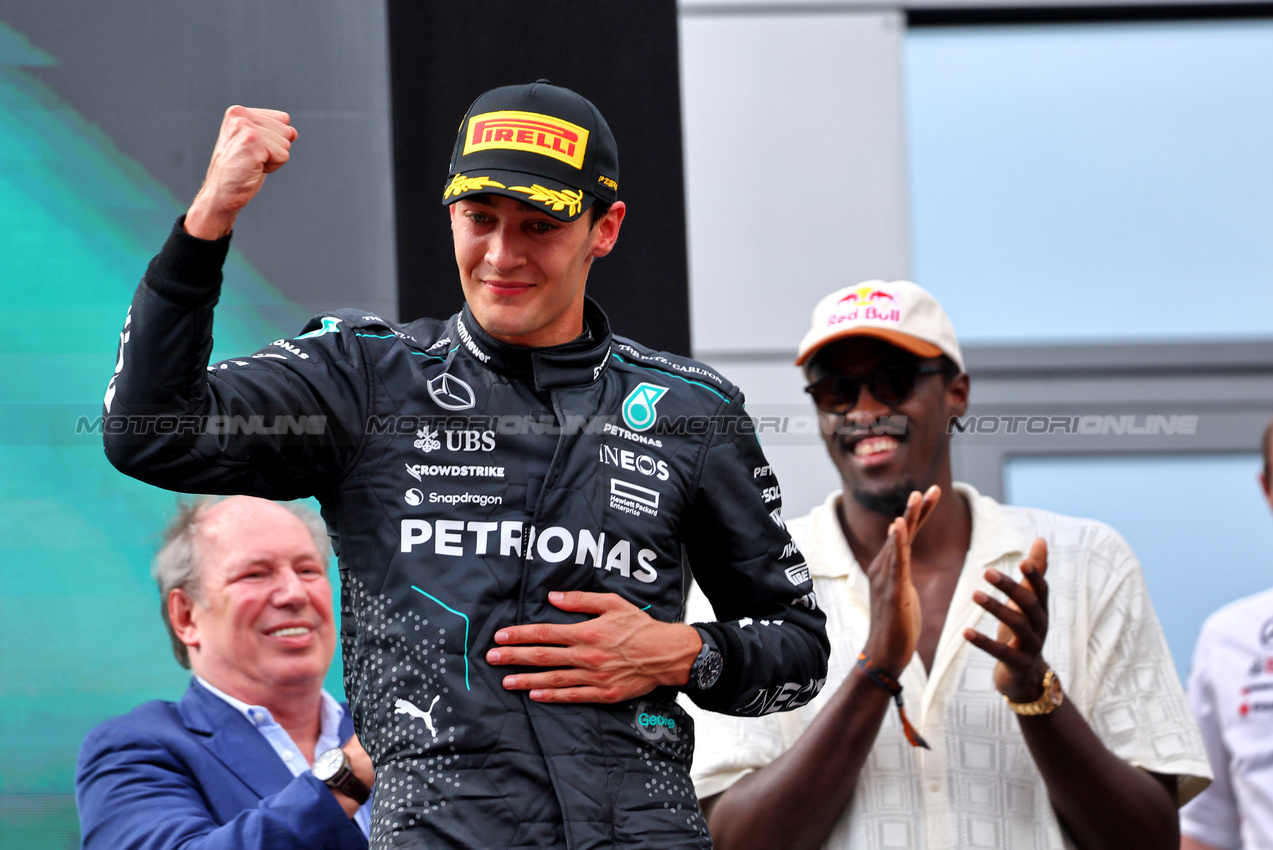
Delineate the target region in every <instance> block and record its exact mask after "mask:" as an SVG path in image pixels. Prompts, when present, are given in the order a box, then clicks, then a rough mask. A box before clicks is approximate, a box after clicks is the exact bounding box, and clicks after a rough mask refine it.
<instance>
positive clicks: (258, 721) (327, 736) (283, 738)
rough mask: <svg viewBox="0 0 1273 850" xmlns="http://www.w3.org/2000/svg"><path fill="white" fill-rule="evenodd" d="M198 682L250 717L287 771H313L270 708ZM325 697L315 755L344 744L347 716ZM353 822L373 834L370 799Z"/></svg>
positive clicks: (363, 831)
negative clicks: (342, 728) (343, 724)
mask: <svg viewBox="0 0 1273 850" xmlns="http://www.w3.org/2000/svg"><path fill="white" fill-rule="evenodd" d="M195 680H196V681H198V683H199V685H200V687H203V688H206V689H207V691H208V693H210V694H215V695H216V696H217V697H219V698H220V699H223V700H225V702H226V703H227V704H228V705H230V706H233V708H234V709H235V711H237V712H239V713H240V714H242V715H243V716H244V717H245V718H247V721H248V722H249V723H251V724H252V725H253V726H254V727H256V731H258V732H260V733H261V736H262V737H263V738H265V740H266V741H268V742H269V744H270V746H271V747H273V749H274V752H276V753H278V757H279V758H281V759H282V760H283V764H285V765H287V769H288V770H290V771H291V772H292V776H300V775H301V774H302V773H304V772H306V771H307V770H309V769H310V763H309V762H308V761H306V760H305V756H303V755H301V751H300V750H299V749H298V748H297V746H296V742H295V741H293V740H292V736H291V735H289V734H287V730H286V729H284V728H283V727H282V726H280V725H279V724H278V723H277V722H276V721H275V720H274V715H272V714H270V710H269V709H268V708H265V707H264V706H260V705H248V704H247V703H245V702H243V701H242V700H237V699H235V698H234V697H232V696H230V695H229V694H227V693H223V692H222V691H219V690H217V689H216V688H214V687H213V686H212V685H210V684H208V682H207V681H206V680H204V679H203V678H202V677H200V676H195ZM322 694H323V696H322V705H321V707H320V709H319V711H320V713H321V720H320V725H319V731H318V742H317V743H316V744H315V745H314V755H315V756H318V755H320V754H322V753H325V752H327V751H328V750H330V749H333V748H335V747H339V746H340V745H341V740H340V721H341V718H342V717H344V716H345V710H344V709H343V708H341V707H340V703H338V702H336V698H335V697H333V696H332V695H331V694H329V693H327V691H323V692H322ZM353 821H354V823H356V824H358V828H359V829H361V830H362V834H363V835H370V834H371V800H368V801H367V802H366V803H363V804H362V806H361V807H360V808H359V809H358V812H357V813H356V814H355V815H354V817H353Z"/></svg>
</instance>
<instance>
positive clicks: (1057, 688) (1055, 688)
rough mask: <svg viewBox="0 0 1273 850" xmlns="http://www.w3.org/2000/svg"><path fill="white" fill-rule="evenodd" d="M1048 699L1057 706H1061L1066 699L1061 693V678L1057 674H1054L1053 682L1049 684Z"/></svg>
mask: <svg viewBox="0 0 1273 850" xmlns="http://www.w3.org/2000/svg"><path fill="white" fill-rule="evenodd" d="M1048 697H1049V698H1050V699H1051V700H1052V702H1053V703H1055V704H1056V705H1060V704H1061V700H1063V699H1064V698H1065V696H1064V694H1062V692H1061V677H1060V676H1058V675H1056V674H1055V673H1054V674H1052V681H1051V683H1049V684H1048Z"/></svg>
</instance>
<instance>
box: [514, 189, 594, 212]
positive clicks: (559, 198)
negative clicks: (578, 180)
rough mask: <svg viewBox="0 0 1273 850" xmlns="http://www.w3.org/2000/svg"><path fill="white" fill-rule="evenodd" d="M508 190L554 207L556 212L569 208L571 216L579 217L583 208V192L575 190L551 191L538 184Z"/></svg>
mask: <svg viewBox="0 0 1273 850" xmlns="http://www.w3.org/2000/svg"><path fill="white" fill-rule="evenodd" d="M508 189H509V191H512V192H525V193H526V194H527V195H529V196H530V200H532V201H539V202H540V203H542V204H543V205H544V206H547V207H552V208H553V211H554V212H561V211H562V210H563V209H567V208H569V210H570V212H569V213H568V214H569V215H571V216H576V215H579V209H580V207H582V206H583V192H579V191H576V190H575V189H562V190H561V191H560V192H558V191H557V190H556V189H549V188H547V187H545V186H540V185H539V184H538V183H536V184H535V185H533V186H509V187H508Z"/></svg>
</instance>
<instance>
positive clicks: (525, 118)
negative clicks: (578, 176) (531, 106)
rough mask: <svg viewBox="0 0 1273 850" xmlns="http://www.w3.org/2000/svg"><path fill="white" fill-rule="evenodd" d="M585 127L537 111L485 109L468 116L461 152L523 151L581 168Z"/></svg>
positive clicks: (465, 153)
mask: <svg viewBox="0 0 1273 850" xmlns="http://www.w3.org/2000/svg"><path fill="white" fill-rule="evenodd" d="M587 147H588V131H587V130H585V129H584V128H583V127H580V126H578V125H576V124H571V123H570V122H569V121H562V120H561V119H560V118H553V117H552V116H551V115H540V114H539V113H536V112H513V111H502V112H484V113H482V114H481V115H474V116H473V117H472V118H470V119H469V128H468V132H467V133H466V134H465V136H464V153H463V154H462V155H463V156H468V155H469V154H471V153H477V152H478V151H486V150H493V149H501V150H513V151H526V152H527V153H537V154H542V155H543V156H550V157H552V158H553V159H558V160H561V161H562V162H564V163H567V164H569V165H572V166H574V167H575V168H578V169H582V168H583V155H584V151H585V150H586V149H587Z"/></svg>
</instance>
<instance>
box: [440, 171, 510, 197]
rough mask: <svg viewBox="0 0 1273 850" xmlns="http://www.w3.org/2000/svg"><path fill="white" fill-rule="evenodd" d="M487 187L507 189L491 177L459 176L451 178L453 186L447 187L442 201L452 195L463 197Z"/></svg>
mask: <svg viewBox="0 0 1273 850" xmlns="http://www.w3.org/2000/svg"><path fill="white" fill-rule="evenodd" d="M487 186H494V187H496V188H497V189H503V188H505V186H504V184H503V183H499V182H496V181H495V180H492V179H491V178H489V177H465V176H464V175H463V174H457V175H455V176H454V177H452V178H451V185H450V186H447V187H446V191H445V192H443V193H442V200H444V201H445V200H446V199H447V198H449V197H451V196H452V195H463V194H464V193H465V192H472V191H473V190H475V189H483V188H485V187H487Z"/></svg>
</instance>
